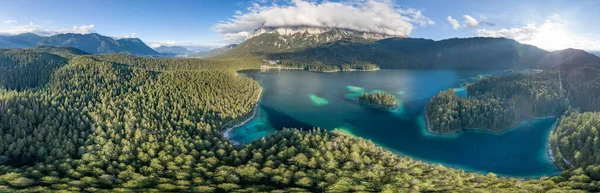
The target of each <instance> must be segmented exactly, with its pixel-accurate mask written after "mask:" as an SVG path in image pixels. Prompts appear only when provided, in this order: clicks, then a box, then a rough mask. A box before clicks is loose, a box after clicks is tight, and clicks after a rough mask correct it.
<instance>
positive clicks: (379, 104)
mask: <svg viewBox="0 0 600 193" xmlns="http://www.w3.org/2000/svg"><path fill="white" fill-rule="evenodd" d="M358 101H359V102H360V103H363V104H367V105H369V106H372V107H376V108H381V109H388V110H390V109H395V108H396V107H398V101H397V100H396V96H394V95H393V94H390V93H386V92H365V93H363V94H362V95H360V96H359V97H358Z"/></svg>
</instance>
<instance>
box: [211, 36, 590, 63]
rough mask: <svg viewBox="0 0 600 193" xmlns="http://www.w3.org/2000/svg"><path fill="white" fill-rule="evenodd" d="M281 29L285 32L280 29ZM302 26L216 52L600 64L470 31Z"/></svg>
mask: <svg viewBox="0 0 600 193" xmlns="http://www.w3.org/2000/svg"><path fill="white" fill-rule="evenodd" d="M258 31H260V29H259V30H258ZM281 31H284V32H283V34H284V35H281V34H280V32H281ZM301 31H302V30H296V31H294V32H293V33H288V32H285V29H282V30H279V31H277V30H275V29H272V30H271V32H270V33H267V32H260V33H258V35H255V34H253V35H251V36H249V37H250V38H249V39H247V40H246V41H244V42H242V43H241V44H239V45H238V46H236V47H235V48H233V49H231V50H229V51H227V53H225V54H222V55H220V56H216V57H218V58H227V57H249V56H258V57H263V58H265V59H271V60H281V61H282V62H283V63H284V65H290V66H293V67H300V68H302V67H306V66H310V65H337V66H341V65H345V64H354V63H359V64H364V63H371V64H376V65H379V66H380V67H381V68H494V69H528V68H530V69H551V68H555V67H563V66H572V65H573V63H578V62H586V63H589V64H591V65H597V64H600V62H599V60H598V57H596V56H594V55H592V54H589V53H587V52H585V53H586V54H584V53H582V52H584V51H581V52H573V51H564V52H549V51H546V50H543V49H540V48H538V47H536V46H532V45H528V44H521V43H519V42H517V41H515V40H513V39H506V38H488V37H471V38H450V39H444V40H438V41H435V40H430V39H423V38H403V37H392V38H384V39H366V38H363V37H361V36H356V35H355V34H350V35H348V36H345V35H347V34H344V32H345V31H343V30H341V29H334V30H329V31H317V32H312V33H309V32H301ZM315 34H318V35H315ZM330 37H335V38H330ZM561 53H562V54H561ZM571 55H573V56H571ZM589 64H588V65H589Z"/></svg>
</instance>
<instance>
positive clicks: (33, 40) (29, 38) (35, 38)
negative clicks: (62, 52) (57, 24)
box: [11, 33, 46, 46]
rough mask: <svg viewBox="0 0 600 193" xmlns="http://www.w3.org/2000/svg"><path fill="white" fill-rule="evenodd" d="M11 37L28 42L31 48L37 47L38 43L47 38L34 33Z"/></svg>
mask: <svg viewBox="0 0 600 193" xmlns="http://www.w3.org/2000/svg"><path fill="white" fill-rule="evenodd" d="M11 37H12V38H14V39H18V40H20V41H23V42H26V43H27V44H29V45H31V46H34V45H36V44H37V43H39V42H40V41H42V40H43V39H44V38H46V37H43V36H39V35H37V34H34V33H22V34H18V35H14V36H11Z"/></svg>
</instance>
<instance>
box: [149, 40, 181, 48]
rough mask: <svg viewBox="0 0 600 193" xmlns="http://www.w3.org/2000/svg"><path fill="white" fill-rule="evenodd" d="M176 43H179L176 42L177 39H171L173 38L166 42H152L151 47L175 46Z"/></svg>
mask: <svg viewBox="0 0 600 193" xmlns="http://www.w3.org/2000/svg"><path fill="white" fill-rule="evenodd" d="M174 45H177V44H175V41H171V40H168V41H164V42H150V47H151V48H158V47H160V46H174Z"/></svg>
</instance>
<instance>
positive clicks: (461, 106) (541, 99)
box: [425, 72, 569, 134]
mask: <svg viewBox="0 0 600 193" xmlns="http://www.w3.org/2000/svg"><path fill="white" fill-rule="evenodd" d="M558 76H559V75H558V73H556V72H544V73H535V74H528V73H518V74H513V75H509V76H502V77H491V78H486V79H483V80H481V81H479V82H477V83H475V84H472V85H469V86H468V87H467V93H468V97H466V98H462V97H458V96H457V95H456V94H455V92H454V91H453V90H448V91H442V92H440V93H438V94H437V95H436V96H434V97H433V98H431V99H430V101H429V102H428V103H427V106H426V108H425V113H426V115H427V120H428V127H429V129H430V131H431V132H434V133H446V134H447V133H454V132H457V131H461V130H463V129H482V130H489V131H502V130H505V129H508V128H510V127H512V126H514V125H515V124H518V123H519V122H521V120H523V119H524V118H532V117H546V116H560V115H562V114H563V113H564V111H566V110H567V108H568V106H569V100H568V99H567V97H566V96H567V94H566V91H565V90H564V89H563V88H562V86H561V83H560V82H559V79H558Z"/></svg>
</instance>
